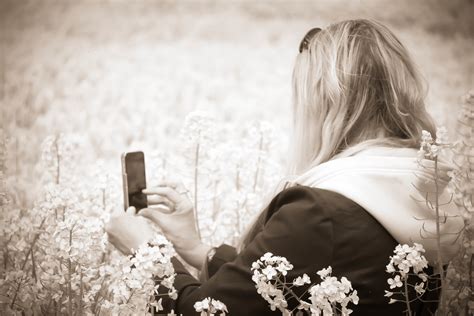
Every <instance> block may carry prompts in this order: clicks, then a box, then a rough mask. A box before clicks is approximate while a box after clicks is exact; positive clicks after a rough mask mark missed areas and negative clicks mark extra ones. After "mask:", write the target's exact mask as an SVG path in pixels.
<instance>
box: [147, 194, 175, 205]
mask: <svg viewBox="0 0 474 316" xmlns="http://www.w3.org/2000/svg"><path fill="white" fill-rule="evenodd" d="M147 202H148V205H154V204H166V205H170V204H172V202H171V201H170V200H169V199H167V198H166V197H164V196H160V195H148V196H147Z"/></svg>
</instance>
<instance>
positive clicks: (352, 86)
mask: <svg viewBox="0 0 474 316" xmlns="http://www.w3.org/2000/svg"><path fill="white" fill-rule="evenodd" d="M425 96H426V88H425V85H424V81H423V80H422V77H421V75H420V74H419V72H418V70H417V68H416V67H415V65H414V63H413V61H412V59H411V57H410V55H409V53H408V51H407V50H406V48H405V47H404V46H403V45H402V43H401V42H400V41H399V40H398V39H397V37H396V36H395V35H394V34H393V33H392V32H391V31H390V30H389V29H388V28H387V27H386V26H384V25H382V24H380V23H378V22H375V21H371V20H349V21H343V22H339V23H336V24H332V25H330V26H329V27H327V28H326V29H323V30H321V31H320V32H318V33H317V34H316V35H314V36H313V37H312V38H311V39H310V40H309V43H308V49H306V50H303V51H302V52H301V53H300V54H298V56H297V57H296V63H295V67H294V71H293V114H294V115H293V125H294V126H293V127H294V128H293V132H294V135H293V137H292V138H291V143H292V144H293V145H294V146H293V147H292V148H291V151H290V152H291V154H292V156H291V157H292V159H291V160H290V166H289V173H290V174H291V173H293V174H301V173H303V172H305V171H306V170H308V169H311V168H312V167H314V166H317V165H319V164H321V163H323V162H326V161H328V160H331V159H334V158H336V157H340V156H350V155H352V154H354V153H355V152H357V151H360V150H362V149H364V148H366V147H370V146H374V145H378V146H389V147H413V148H416V147H418V146H419V140H420V137H421V131H422V130H427V131H429V132H431V133H432V135H434V132H435V125H434V123H433V120H432V118H431V116H430V115H429V114H428V112H427V111H426V109H425V103H424V99H425Z"/></svg>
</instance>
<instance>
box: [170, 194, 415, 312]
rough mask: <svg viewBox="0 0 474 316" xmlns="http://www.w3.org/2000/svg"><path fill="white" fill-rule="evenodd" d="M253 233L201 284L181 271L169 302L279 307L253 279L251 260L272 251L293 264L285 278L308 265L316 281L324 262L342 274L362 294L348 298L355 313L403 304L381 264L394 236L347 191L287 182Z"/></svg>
mask: <svg viewBox="0 0 474 316" xmlns="http://www.w3.org/2000/svg"><path fill="white" fill-rule="evenodd" d="M250 234H251V241H250V242H249V244H248V245H247V246H246V247H245V248H244V249H243V250H242V252H241V253H240V254H239V255H238V257H236V258H232V255H231V256H229V258H227V260H229V262H227V263H224V264H222V265H221V266H220V267H219V268H218V269H217V272H216V273H215V274H214V275H211V276H210V278H209V280H208V281H207V282H205V283H203V284H200V283H199V282H197V280H194V279H193V278H192V277H191V276H190V275H189V274H188V273H187V272H186V270H184V269H182V270H180V271H178V276H177V279H176V281H177V282H176V283H177V284H179V288H177V290H178V291H179V299H178V301H177V302H176V303H175V304H173V303H172V302H170V303H171V304H172V306H170V307H171V308H173V309H174V310H175V311H176V312H178V313H183V315H188V314H189V315H192V313H193V311H194V308H193V303H194V302H196V301H197V300H200V299H202V298H204V297H208V296H211V297H213V298H215V299H218V300H221V301H222V302H224V303H225V304H226V306H227V308H228V310H229V313H230V315H272V314H281V312H280V311H278V310H277V311H276V312H272V311H271V310H270V307H269V306H268V303H267V302H266V301H265V300H264V299H263V298H262V297H260V295H259V294H258V293H257V290H256V288H255V284H254V283H253V282H252V271H251V266H252V263H253V262H254V261H256V260H258V259H259V258H260V257H261V256H262V255H263V254H264V253H266V252H271V253H273V254H274V255H277V256H283V257H286V258H287V259H288V260H290V262H291V263H292V264H293V266H294V268H293V269H292V270H291V271H289V272H288V275H287V276H286V280H287V282H291V280H293V279H294V278H296V277H298V276H301V275H303V274H304V273H306V274H308V275H309V276H310V278H311V280H312V281H313V282H317V283H319V281H320V279H319V276H318V275H317V274H316V272H317V271H319V270H321V269H323V268H327V267H328V266H331V267H332V271H333V273H332V275H333V276H336V277H338V278H341V277H342V276H345V277H346V278H347V279H348V280H349V281H351V283H352V286H353V288H354V289H355V290H357V294H358V296H359V302H358V305H357V306H356V305H351V306H349V308H351V309H353V310H354V313H353V315H380V313H381V311H383V313H384V315H401V314H403V311H404V310H405V305H404V304H401V303H396V304H391V305H389V304H388V301H389V299H388V298H387V297H385V296H384V294H385V290H387V289H388V283H387V279H388V277H390V276H389V274H388V273H386V272H385V267H386V265H387V264H388V262H389V256H390V255H392V254H393V249H394V248H395V246H396V245H397V244H398V243H397V241H396V240H395V239H394V238H393V237H392V236H391V235H390V234H389V233H388V232H387V231H386V230H385V228H384V227H382V226H381V225H380V224H379V223H378V222H377V221H376V220H375V219H374V218H373V217H372V216H371V215H370V214H369V213H367V212H366V211H365V210H364V209H363V208H362V207H360V206H359V205H358V204H356V203H354V202H353V201H351V200H349V199H347V198H346V197H344V196H342V195H340V194H338V193H335V192H331V191H327V190H322V189H315V188H310V187H306V186H296V187H293V188H290V189H286V190H284V191H282V192H281V193H280V194H278V195H277V196H276V197H275V198H274V199H273V200H272V202H271V203H270V205H269V206H268V208H267V209H266V210H265V211H264V212H263V213H262V216H261V217H260V218H259V220H258V222H257V224H256V226H255V227H254V230H253V231H252V232H251V233H250ZM235 255H236V254H235ZM235 255H234V256H235ZM220 259H221V260H222V258H220ZM224 261H225V260H224ZM214 269H215V267H214ZM307 289H308V287H301V288H294V290H295V291H294V292H295V294H297V295H298V296H299V295H301V294H303V292H304V291H305V290H307ZM415 304H418V305H416V306H415V305H414V306H413V309H414V310H418V309H420V306H419V305H420V304H421V301H418V302H416V303H415ZM296 307H297V302H296V300H292V299H289V300H288V309H289V310H292V309H294V308H296Z"/></svg>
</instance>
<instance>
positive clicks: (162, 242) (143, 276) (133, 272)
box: [110, 235, 177, 313]
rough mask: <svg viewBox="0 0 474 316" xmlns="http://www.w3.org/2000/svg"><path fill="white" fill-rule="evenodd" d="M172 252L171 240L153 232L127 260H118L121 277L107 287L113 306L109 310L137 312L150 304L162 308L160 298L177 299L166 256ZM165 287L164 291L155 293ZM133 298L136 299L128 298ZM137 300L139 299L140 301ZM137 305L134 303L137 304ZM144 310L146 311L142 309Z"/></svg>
mask: <svg viewBox="0 0 474 316" xmlns="http://www.w3.org/2000/svg"><path fill="white" fill-rule="evenodd" d="M173 255H174V249H173V246H172V245H171V243H170V242H169V241H168V240H167V239H166V238H164V237H163V236H160V235H157V236H156V237H155V238H154V239H153V240H151V241H150V242H148V243H145V244H143V245H141V246H140V247H139V248H138V250H137V251H136V252H135V254H134V255H132V256H130V257H129V258H128V259H129V261H128V262H123V260H121V262H118V264H119V265H118V266H120V269H121V274H122V276H121V277H120V278H119V279H116V280H115V282H113V283H112V284H111V286H110V288H111V290H112V293H113V302H114V303H115V306H114V307H113V308H112V311H113V312H114V313H115V312H116V313H118V312H120V311H124V310H125V311H127V310H128V311H135V312H136V311H137V310H140V309H143V308H145V307H150V306H153V307H154V308H155V310H156V311H160V310H162V306H161V298H160V299H158V300H157V298H158V297H159V296H163V295H168V296H169V297H171V298H172V299H176V298H177V292H176V289H175V288H174V286H173V283H174V278H175V275H176V274H175V273H174V269H173V265H172V264H171V260H170V258H171V257H172V256H173ZM160 287H165V288H166V290H165V292H166V293H165V292H163V291H161V292H159V288H160ZM132 297H135V298H136V300H137V301H138V302H140V304H137V301H135V302H134V301H132V300H131V298H132ZM140 300H141V301H140ZM137 305H138V306H137ZM145 311H146V310H145Z"/></svg>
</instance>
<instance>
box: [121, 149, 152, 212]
mask: <svg viewBox="0 0 474 316" xmlns="http://www.w3.org/2000/svg"><path fill="white" fill-rule="evenodd" d="M122 178H123V205H124V208H125V210H127V208H129V207H130V206H134V207H135V208H136V209H137V212H138V211H140V210H141V209H143V208H146V207H147V206H148V203H147V197H146V195H145V194H143V193H142V190H143V189H145V188H146V174H145V155H144V154H143V152H141V151H137V152H127V153H123V154H122Z"/></svg>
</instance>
